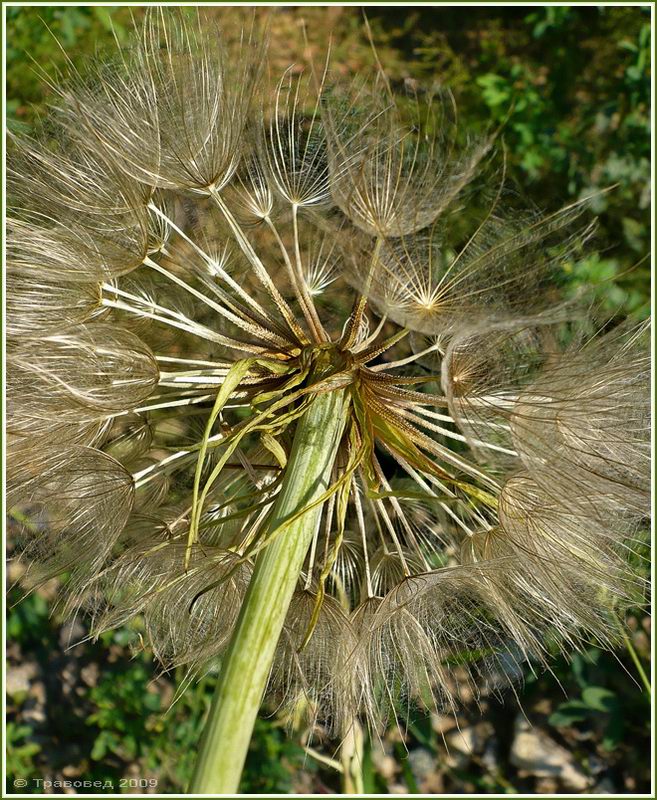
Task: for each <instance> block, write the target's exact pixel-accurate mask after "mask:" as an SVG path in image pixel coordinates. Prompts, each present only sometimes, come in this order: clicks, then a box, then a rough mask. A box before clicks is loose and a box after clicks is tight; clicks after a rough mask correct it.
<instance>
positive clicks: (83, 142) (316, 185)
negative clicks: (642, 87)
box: [7, 8, 650, 736]
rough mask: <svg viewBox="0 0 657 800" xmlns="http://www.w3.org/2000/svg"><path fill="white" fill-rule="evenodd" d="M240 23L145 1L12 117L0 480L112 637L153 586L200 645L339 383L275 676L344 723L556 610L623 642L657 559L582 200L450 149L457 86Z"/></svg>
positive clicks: (194, 652)
mask: <svg viewBox="0 0 657 800" xmlns="http://www.w3.org/2000/svg"><path fill="white" fill-rule="evenodd" d="M254 39H255V37H254V36H253V35H252V34H251V33H249V32H247V33H245V35H244V36H243V38H242V41H241V47H240V48H239V52H235V53H232V52H229V50H228V49H227V45H226V44H225V43H224V42H223V41H222V40H221V38H218V37H216V36H215V35H214V31H211V30H210V29H207V30H206V28H205V25H204V23H203V22H201V23H200V24H199V23H198V22H189V21H187V20H185V19H183V16H182V14H179V13H178V12H173V11H171V10H170V9H166V8H159V9H152V10H150V11H149V13H148V14H147V16H146V21H145V23H144V25H143V27H142V28H141V29H140V30H139V31H138V33H137V37H136V39H135V41H134V42H133V43H132V45H131V46H130V47H128V48H126V49H124V50H123V51H121V52H120V54H119V55H118V58H117V59H115V61H114V63H113V65H111V66H107V65H103V64H100V63H99V64H96V63H95V64H94V65H92V66H91V75H90V77H89V78H87V77H83V76H79V75H75V76H71V80H70V81H69V82H68V83H67V84H66V86H65V88H61V86H60V87H58V99H57V105H58V108H57V110H56V111H55V112H54V113H55V114H56V117H57V120H58V122H57V130H58V143H57V147H56V148H54V149H53V147H52V146H51V145H52V143H49V142H48V141H47V140H44V139H43V137H41V138H39V137H38V136H37V137H36V138H35V139H34V140H32V139H29V140H24V141H21V142H17V143H16V145H15V149H14V152H13V154H12V155H11V158H10V166H9V174H10V175H11V181H10V191H11V193H12V197H11V198H10V208H11V209H13V218H12V220H10V221H9V225H8V236H9V251H8V255H9V258H8V281H7V285H8V291H9V294H10V297H9V298H8V304H7V310H8V315H9V320H8V335H9V340H8V349H7V352H8V358H7V364H8V390H9V408H8V420H7V433H8V439H9V446H10V461H9V464H10V470H11V472H12V475H11V476H10V488H11V489H12V502H16V503H22V504H23V507H24V508H25V510H26V511H29V510H30V509H31V508H32V509H36V510H35V512H34V515H33V528H34V529H33V530H31V532H30V529H29V528H28V529H27V532H28V533H29V535H26V536H25V543H24V545H25V553H26V557H27V558H30V559H33V560H34V562H35V563H36V564H41V567H42V572H41V573H40V574H42V575H51V574H55V573H57V572H58V571H61V570H67V571H72V573H73V583H72V585H71V589H72V599H71V601H70V607H71V608H72V609H75V608H77V607H81V608H87V609H90V610H91V612H92V618H93V629H94V632H96V633H98V632H101V631H104V630H107V629H109V628H111V627H112V626H115V625H120V624H124V622H125V621H126V620H128V619H130V618H131V617H133V616H134V615H136V614H140V615H142V617H143V620H144V625H145V630H146V634H147V636H148V638H149V641H150V644H151V645H152V647H153V649H154V652H155V653H156V655H157V656H158V657H159V658H160V659H161V660H162V661H163V662H164V663H165V664H166V665H167V666H169V665H176V664H181V665H185V666H186V667H187V669H188V670H189V671H190V674H193V675H194V674H199V673H201V672H202V671H203V670H205V669H207V668H208V666H209V665H212V664H214V663H215V662H216V661H217V660H218V659H220V658H221V657H222V654H223V653H224V652H225V648H226V647H227V645H228V642H229V641H230V637H231V634H232V632H233V629H234V625H235V622H236V620H237V616H238V614H239V608H240V605H241V603H242V600H243V598H244V596H245V594H246V591H247V588H248V585H249V581H250V580H251V575H252V571H253V565H254V563H255V560H256V558H257V554H258V552H261V551H262V550H263V549H264V548H266V547H268V546H269V545H270V544H271V542H272V541H273V540H274V539H275V538H276V537H277V536H278V535H283V534H284V532H282V531H281V530H273V531H272V530H271V529H270V527H269V526H270V517H271V513H270V512H271V508H272V505H273V504H274V503H275V502H276V498H277V496H278V493H279V492H280V490H281V486H282V485H283V484H284V481H285V477H286V475H287V474H289V473H288V470H289V469H290V466H289V465H290V460H291V458H292V457H293V452H294V442H295V433H296V431H297V426H298V420H299V419H300V418H302V416H303V414H305V413H306V411H307V408H308V407H309V405H310V404H312V403H313V402H314V400H315V399H316V398H317V397H318V396H322V395H326V394H327V393H331V392H343V393H344V395H345V398H346V399H345V405H344V433H343V435H342V438H341V439H340V441H339V442H338V443H337V445H336V448H337V452H336V453H335V466H334V468H333V473H332V476H331V481H330V484H329V485H328V486H327V489H326V497H325V498H324V501H323V503H322V505H321V519H320V524H319V527H318V529H317V531H316V533H315V534H314V536H313V538H312V542H311V544H310V546H309V548H308V552H307V553H306V557H305V562H304V565H303V570H302V574H301V575H300V576H299V581H298V585H297V588H296V591H295V594H294V597H293V599H292V603H291V606H290V609H289V612H288V614H287V619H286V622H285V627H284V632H283V636H282V638H281V641H280V643H279V647H278V651H277V654H276V657H275V662H274V668H273V670H272V677H271V685H270V691H271V692H272V693H273V694H274V695H275V696H276V697H277V698H278V699H279V700H280V701H281V702H282V703H283V704H284V705H285V707H286V708H287V711H288V713H289V715H290V716H291V717H294V718H300V717H301V715H302V713H303V714H306V713H308V714H309V716H310V717H311V718H312V719H315V718H318V717H321V718H326V717H330V718H331V719H332V720H333V722H332V724H333V726H334V727H333V730H334V731H335V732H336V733H337V734H338V735H339V736H343V735H344V725H345V724H346V720H349V719H353V717H354V715H364V716H366V717H367V718H368V719H369V721H370V722H371V724H372V725H373V726H379V725H381V724H382V723H383V722H385V721H386V720H387V719H389V718H390V717H391V716H393V715H394V713H395V702H396V695H395V692H397V695H401V696H405V698H406V700H407V701H409V702H414V703H415V702H416V703H418V704H421V705H422V704H423V705H428V706H433V707H441V708H447V709H450V710H451V709H453V708H454V707H455V705H456V703H457V702H458V699H459V681H460V680H461V679H462V678H463V675H464V674H465V676H466V678H467V680H468V681H470V683H471V685H472V688H473V690H474V691H475V692H482V691H484V690H485V686H484V684H485V683H486V682H488V683H492V684H494V685H495V686H497V685H498V684H499V683H501V681H502V679H503V678H506V679H507V680H508V681H511V682H512V681H514V680H515V679H516V678H517V677H518V674H519V666H518V664H519V662H520V661H521V660H522V659H524V658H529V659H531V660H533V661H534V662H536V663H539V664H546V663H547V662H548V659H549V656H548V654H547V652H546V648H545V641H546V640H547V639H548V638H549V639H550V641H554V642H555V645H558V646H560V647H561V648H562V649H564V650H567V649H569V648H571V647H573V646H575V647H577V646H580V645H581V644H582V643H583V642H584V641H586V640H587V639H588V638H590V637H597V638H598V639H599V640H601V641H604V642H609V643H611V642H612V641H613V635H614V634H613V631H611V630H610V629H609V622H608V619H609V618H608V610H609V607H610V604H612V605H613V604H616V605H617V607H619V608H622V607H623V606H624V605H625V604H627V603H629V602H630V598H635V597H636V593H633V589H640V588H641V586H642V582H641V576H640V574H639V573H640V567H637V566H636V559H635V560H633V556H634V554H635V551H638V550H639V549H640V548H639V543H640V542H641V537H642V536H643V535H644V534H643V529H644V528H645V518H646V501H647V498H648V496H649V492H648V487H649V455H650V454H649V445H648V442H649V416H650V415H649V399H650V398H649V391H648V385H649V382H648V360H647V355H646V353H647V348H646V335H647V334H646V330H645V329H633V328H631V327H630V326H628V327H626V328H625V327H623V326H620V327H618V328H616V329H612V330H611V331H610V332H609V333H608V334H606V335H604V336H593V337H589V338H590V341H586V335H584V334H582V335H580V334H579V333H578V330H579V328H581V329H582V330H583V331H586V330H590V329H591V328H592V327H593V324H594V323H593V322H592V313H591V311H590V308H588V307H587V306H586V305H584V306H583V307H582V308H578V307H576V304H575V303H574V302H570V303H564V302H563V300H562V298H561V295H560V290H559V285H558V284H559V282H558V281H557V280H555V279H556V277H557V276H558V275H559V274H560V270H561V265H562V263H563V261H564V260H565V259H570V258H572V257H573V254H575V253H577V252H579V249H580V248H581V246H582V245H583V243H584V242H585V241H586V240H587V239H588V238H589V236H590V233H591V226H589V225H587V224H582V223H581V222H580V217H581V215H582V213H583V210H584V208H585V203H575V204H573V205H571V206H570V207H566V208H564V209H562V210H560V211H557V212H555V213H553V214H551V215H547V216H544V217H541V216H539V215H537V214H536V213H535V212H531V213H520V212H518V211H516V210H513V211H510V210H507V211H505V210H504V199H505V194H504V192H503V191H502V189H503V186H504V169H503V164H502V165H501V164H500V162H497V166H498V169H495V163H496V162H494V160H493V157H492V153H493V149H494V148H493V144H494V142H493V140H492V139H484V140H480V141H474V140H473V141H472V142H470V143H467V142H466V144H465V145H463V146H461V145H460V143H459V142H460V137H459V136H457V130H456V127H455V117H454V115H453V110H452V105H451V102H450V101H449V99H448V98H444V99H440V98H438V99H436V98H434V97H433V96H432V95H431V94H430V93H428V94H426V95H423V94H422V93H421V92H420V91H419V90H417V89H414V88H413V87H412V86H409V87H408V92H407V94H406V95H405V96H401V97H399V96H396V95H395V93H394V92H393V91H392V88H391V86H390V85H389V83H388V82H387V81H386V79H385V78H384V77H383V75H382V74H381V73H380V72H379V74H378V75H377V76H375V78H374V79H373V81H372V82H371V83H370V84H369V85H368V84H367V81H363V80H359V81H356V82H354V83H352V84H350V85H349V86H347V87H345V86H343V85H341V84H340V82H339V81H337V80H336V81H334V80H333V77H332V75H331V73H330V71H329V70H328V68H327V69H325V70H323V71H321V72H319V73H317V71H315V72H313V70H312V69H311V68H309V69H308V70H306V71H304V72H297V73H295V74H293V73H292V71H287V72H286V73H285V74H284V75H283V76H282V77H281V78H280V79H278V80H274V81H273V82H270V81H267V80H266V79H265V75H264V72H263V70H262V68H261V66H262V56H263V53H262V47H261V46H260V45H258V44H257V43H256V42H255V41H254ZM462 138H465V139H467V137H462ZM501 161H502V162H503V159H501ZM471 197H476V198H477V202H476V203H473V204H472V208H470V206H469V204H468V199H469V198H471ZM256 223H257V224H256ZM587 335H588V334H587ZM213 409H214V411H213ZM35 569H37V568H35ZM600 576H603V578H604V579H603V580H600V579H599V577H600ZM632 602H634V599H632ZM456 665H458V669H457V668H456ZM393 690H394V691H393ZM397 690H398V691H397Z"/></svg>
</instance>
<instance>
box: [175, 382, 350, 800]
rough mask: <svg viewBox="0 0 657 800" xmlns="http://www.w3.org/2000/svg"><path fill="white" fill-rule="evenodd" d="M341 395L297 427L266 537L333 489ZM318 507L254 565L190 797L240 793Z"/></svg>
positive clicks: (322, 401)
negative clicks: (241, 778)
mask: <svg viewBox="0 0 657 800" xmlns="http://www.w3.org/2000/svg"><path fill="white" fill-rule="evenodd" d="M345 402H346V397H345V392H344V391H343V390H339V391H333V392H330V393H327V394H321V395H318V396H317V397H316V398H315V400H313V402H312V404H311V405H310V407H309V408H308V411H307V412H306V413H305V414H304V415H303V417H301V419H300V420H299V422H298V425H297V430H296V433H295V436H294V443H293V445H292V452H291V454H290V458H289V461H288V464H287V468H286V473H285V478H284V480H283V485H282V488H281V491H280V494H279V495H278V498H277V500H276V503H275V505H274V509H273V511H272V516H271V520H270V523H269V531H270V532H273V531H274V530H276V529H280V527H281V525H282V524H283V523H284V522H285V520H287V519H290V518H291V517H293V516H294V515H295V514H296V513H297V512H298V511H300V510H301V509H303V508H305V507H306V506H308V505H309V504H311V503H313V501H315V500H317V499H318V498H319V497H320V496H321V495H322V494H323V493H325V492H326V490H327V489H328V487H329V485H330V480H331V471H332V469H333V463H334V461H335V455H336V452H337V447H338V444H339V439H340V437H341V435H342V431H343V427H344V420H345V414H344V406H345ZM321 509H322V506H321V504H318V505H317V506H315V507H313V508H311V509H309V510H308V511H307V512H306V513H305V514H303V515H301V516H300V517H299V518H298V519H295V520H294V521H293V522H291V523H290V524H289V525H287V526H285V527H284V529H283V531H282V532H280V530H279V534H278V535H277V536H275V537H274V538H273V539H272V542H271V543H270V544H269V545H268V546H267V547H265V548H264V549H263V550H262V552H261V553H260V555H259V556H258V558H257V560H256V566H255V569H254V572H253V577H252V578H251V582H250V584H249V589H248V591H247V594H246V597H245V598H244V602H243V604H242V608H241V611H240V615H239V619H238V621H237V625H236V626H235V630H234V632H233V637H232V640H231V643H230V645H229V647H228V650H227V652H226V655H225V657H224V659H223V663H222V669H221V675H220V678H219V683H218V685H217V689H216V692H215V695H214V699H213V701H212V707H211V708H210V714H209V717H208V721H207V723H206V727H205V731H204V733H203V739H202V741H201V746H200V751H199V755H198V760H197V762H196V768H195V771H194V776H193V778H192V781H191V784H190V787H189V791H190V792H191V793H193V794H234V793H237V790H238V787H239V781H240V775H241V774H242V768H243V767H244V760H245V758H246V753H247V750H248V747H249V741H250V739H251V734H252V731H253V726H254V724H255V720H256V716H257V714H258V709H259V707H260V703H261V701H262V695H263V692H264V690H265V686H266V684H267V679H268V676H269V671H270V669H271V665H272V661H273V658H274V652H275V650H276V645H277V643H278V639H279V636H280V634H281V630H282V628H283V623H284V621H285V617H286V614H287V610H288V607H289V605H290V601H291V599H292V595H293V593H294V589H295V587H296V585H297V581H298V579H299V574H300V572H301V569H302V567H303V562H304V559H305V557H306V553H307V552H308V548H309V546H310V543H311V541H312V539H313V536H314V535H315V533H316V531H317V528H318V526H319V522H320V517H321Z"/></svg>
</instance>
